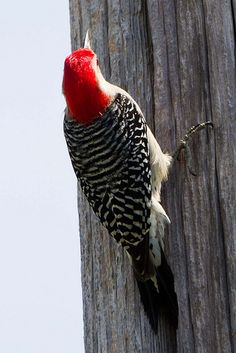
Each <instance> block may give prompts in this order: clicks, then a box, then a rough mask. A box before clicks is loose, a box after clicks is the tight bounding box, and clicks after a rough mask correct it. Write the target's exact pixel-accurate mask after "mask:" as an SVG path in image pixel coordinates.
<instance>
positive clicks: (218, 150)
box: [70, 0, 236, 353]
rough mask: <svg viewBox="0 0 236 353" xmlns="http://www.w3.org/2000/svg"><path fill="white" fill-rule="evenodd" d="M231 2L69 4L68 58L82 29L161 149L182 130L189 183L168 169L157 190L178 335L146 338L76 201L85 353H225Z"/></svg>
mask: <svg viewBox="0 0 236 353" xmlns="http://www.w3.org/2000/svg"><path fill="white" fill-rule="evenodd" d="M235 14H236V2H235V1H233V0H232V1H230V0H224V1H222V0H143V1H142V0H135V1H133V0H112V1H111V0H110V1H109V0H101V1H98V0H93V1H92V0H70V18H71V42H72V49H76V48H78V47H80V46H81V44H82V40H83V38H84V35H85V32H86V30H87V29H88V28H90V29H91V32H92V36H93V47H94V50H95V51H96V53H97V54H98V57H99V60H100V65H101V67H102V71H103V72H104V73H105V77H106V78H107V79H108V80H110V81H111V82H113V83H116V84H118V85H121V86H122V87H123V88H124V89H126V90H128V91H129V93H130V94H131V95H132V96H133V97H134V98H135V99H136V100H137V102H138V103H139V104H140V106H141V108H142V110H143V112H144V114H145V116H146V118H147V120H148V123H149V125H150V127H151V129H152V130H153V131H154V133H155V135H156V137H157V139H158V141H159V142H160V145H161V146H162V148H163V149H164V150H168V151H173V150H174V149H175V148H176V145H177V143H178V141H179V139H180V138H181V137H182V136H183V135H184V134H185V132H186V130H187V129H188V128H189V127H190V126H192V125H194V124H196V123H198V122H202V121H205V120H212V121H213V123H214V125H215V128H214V130H213V131H208V132H206V131H203V132H201V133H199V135H197V136H195V137H194V138H193V141H192V144H191V148H192V151H193V156H194V163H195V169H196V170H197V173H198V176H197V177H189V178H188V177H187V174H186V170H185V167H184V163H178V164H176V165H175V166H174V167H173V169H172V172H171V174H170V177H169V180H168V182H167V183H166V185H165V186H164V188H163V194H162V199H163V204H164V206H165V208H166V209H167V212H168V214H169V216H170V218H171V220H172V223H171V225H170V226H169V228H168V229H167V232H166V251H167V254H168V259H169V262H170V264H171V266H172V269H173V272H174V275H175V281H176V291H177V295H178V302H179V309H180V315H179V328H178V331H177V335H176V338H177V340H176V338H175V333H174V332H171V331H170V328H169V325H168V322H166V321H165V318H164V317H161V319H160V328H159V332H158V335H154V334H153V333H152V331H151V329H150V327H149V324H148V321H147V319H146V318H145V315H144V313H143V309H142V306H141V304H140V300H139V294H138V290H137V286H136V283H135V281H134V278H133V274H132V270H131V268H130V265H129V263H128V261H127V259H126V257H125V256H123V251H122V249H121V248H120V247H118V246H117V244H116V243H114V242H113V240H112V239H111V238H110V237H109V236H108V234H107V232H106V231H104V229H103V228H101V226H100V225H99V223H98V221H97V220H96V218H95V216H94V215H93V213H92V212H91V210H90V209H89V207H88V204H87V202H86V200H85V199H84V197H83V196H82V195H81V192H80V190H79V192H78V202H79V204H78V205H79V206H78V207H79V218H80V237H81V257H82V286H83V305H84V333H85V347H86V352H87V353H100V352H101V353H111V352H112V353H125V352H128V353H139V352H140V353H141V352H144V353H146V352H147V353H156V352H161V353H173V352H181V353H235V352H236V216H235V210H236V202H235V199H236V163H235V161H236V70H235V58H236V56H235V53H236V51H235V35H236V26H235V21H236V18H235Z"/></svg>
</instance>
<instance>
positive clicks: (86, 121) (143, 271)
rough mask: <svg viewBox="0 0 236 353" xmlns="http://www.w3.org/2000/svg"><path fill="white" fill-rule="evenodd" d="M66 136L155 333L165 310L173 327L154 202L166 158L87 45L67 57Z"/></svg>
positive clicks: (169, 278) (161, 216)
mask: <svg viewBox="0 0 236 353" xmlns="http://www.w3.org/2000/svg"><path fill="white" fill-rule="evenodd" d="M62 89H63V94H64V97H65V100H66V109H65V117H64V134H65V139H66V142H67V146H68V150H69V155H70V158H71V162H72V166H73V169H74V171H75V174H76V177H77V179H78V181H79V182H80V185H81V188H82V190H83V192H84V194H85V195H86V197H87V199H88V202H89V204H90V206H91V207H92V209H93V211H94V212H95V214H96V215H97V216H98V218H99V219H100V221H101V223H102V224H103V226H105V227H106V228H107V230H108V232H109V234H110V235H111V236H112V237H113V238H114V239H115V240H116V241H117V242H118V243H119V244H121V245H122V247H123V248H124V250H125V252H126V253H127V255H128V257H129V259H130V261H131V264H132V266H133V269H134V274H135V276H136V279H137V283H138V287H139V290H140V295H141V300H142V302H143V304H144V309H145V311H146V314H147V316H148V317H149V321H150V324H151V326H152V328H153V330H154V331H155V332H156V331H157V322H158V313H159V311H160V308H161V307H163V310H165V311H166V312H167V313H168V315H169V317H170V318H171V320H172V321H173V324H174V325H175V327H176V325H177V317H178V305H177V298H176V294H175V290H174V278H173V274H172V271H171V269H170V267H169V266H168V264H167V261H166V258H165V255H164V244H163V237H164V227H165V224H168V223H170V220H169V217H168V216H167V214H166V212H165V210H164V209H163V207H162V206H161V203H160V193H161V184H162V182H163V181H165V180H166V179H167V175H168V169H169V167H170V165H171V161H172V158H171V156H170V155H169V154H167V153H163V152H162V150H161V148H160V146H159V144H158V142H157V141H156V139H155V137H154V136H153V134H152V132H151V130H150V129H149V127H148V126H147V123H146V120H145V118H144V116H143V114H142V112H141V109H140V107H139V105H138V104H137V103H136V102H135V100H134V99H133V98H132V97H131V96H130V95H129V94H128V93H127V92H126V91H124V90H123V89H121V88H120V87H117V86H115V85H113V84H111V83H109V82H108V81H106V79H105V78H104V77H103V75H102V73H101V70H100V67H99V63H98V59H97V55H96V54H95V53H94V51H93V50H92V49H91V48H90V46H89V44H88V40H87V39H86V45H85V47H83V48H80V49H78V50H76V51H74V52H73V53H72V54H70V55H69V56H67V57H66V59H65V63H64V76H63V83H62Z"/></svg>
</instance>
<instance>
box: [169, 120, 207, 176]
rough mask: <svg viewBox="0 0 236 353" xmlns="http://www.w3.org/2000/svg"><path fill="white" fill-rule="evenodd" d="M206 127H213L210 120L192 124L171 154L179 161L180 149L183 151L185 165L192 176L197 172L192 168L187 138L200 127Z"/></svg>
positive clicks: (200, 128)
mask: <svg viewBox="0 0 236 353" xmlns="http://www.w3.org/2000/svg"><path fill="white" fill-rule="evenodd" d="M206 127H211V128H213V127H214V125H213V123H212V122H211V121H206V122H204V123H201V124H197V125H194V126H192V127H191V128H190V129H189V130H188V132H187V133H186V134H185V136H184V138H183V139H182V140H180V144H179V146H178V147H177V149H176V151H175V152H174V154H173V159H174V160H175V159H176V160H177V161H180V155H181V152H182V151H183V152H184V157H185V160H186V167H187V169H188V171H189V173H190V174H192V175H193V176H197V173H196V172H195V171H194V169H193V167H192V155H191V150H190V147H189V145H188V142H189V139H190V138H191V137H192V135H194V134H195V133H196V132H199V131H200V130H202V129H205V128H206Z"/></svg>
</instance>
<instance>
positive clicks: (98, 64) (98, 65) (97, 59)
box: [97, 58, 99, 66]
mask: <svg viewBox="0 0 236 353" xmlns="http://www.w3.org/2000/svg"><path fill="white" fill-rule="evenodd" d="M97 66H99V61H98V58H97Z"/></svg>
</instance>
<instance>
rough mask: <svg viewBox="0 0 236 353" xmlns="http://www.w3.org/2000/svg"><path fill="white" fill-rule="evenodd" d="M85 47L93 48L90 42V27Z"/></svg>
mask: <svg viewBox="0 0 236 353" xmlns="http://www.w3.org/2000/svg"><path fill="white" fill-rule="evenodd" d="M84 48H88V49H91V44H90V31H89V29H88V30H87V32H86V36H85V40H84Z"/></svg>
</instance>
